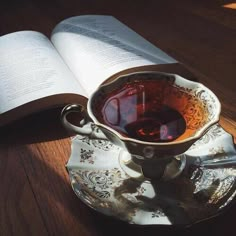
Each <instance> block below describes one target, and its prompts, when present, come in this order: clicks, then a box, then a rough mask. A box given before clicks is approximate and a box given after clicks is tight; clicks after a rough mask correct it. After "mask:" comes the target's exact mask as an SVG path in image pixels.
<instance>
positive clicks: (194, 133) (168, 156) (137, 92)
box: [61, 71, 221, 179]
mask: <svg viewBox="0 0 236 236" xmlns="http://www.w3.org/2000/svg"><path fill="white" fill-rule="evenodd" d="M71 112H80V113H81V114H82V115H83V120H82V121H81V127H78V126H75V125H73V124H71V123H70V122H69V121H68V120H67V115H68V114H69V113H71ZM220 112H221V105H220V102H219V100H218V98H217V97H216V95H215V94H214V93H213V92H212V91H211V90H209V89H208V88H207V87H205V86H204V85H202V84H201V83H198V82H193V81H190V80H187V79H185V78H183V77H181V76H179V75H175V74H167V73H160V72H156V71H144V72H135V73H131V74H126V75H122V76H120V77H117V78H116V79H114V80H113V81H112V82H110V83H106V84H104V85H101V86H100V87H98V89H97V90H96V91H95V92H94V93H93V94H92V95H91V97H90V98H89V100H88V103H87V110H86V109H84V108H83V107H82V106H81V105H78V104H71V105H68V106H66V107H65V108H64V109H63V111H62V114H61V117H62V122H63V124H64V125H65V127H66V128H67V129H70V130H72V131H73V132H75V133H76V134H82V135H87V136H89V137H90V138H98V139H108V140H109V141H111V142H112V143H113V144H115V145H118V146H119V147H121V148H122V150H124V151H123V152H121V157H120V164H121V167H122V168H123V169H124V170H125V171H126V172H127V174H129V175H130V176H131V177H134V178H141V177H142V178H143V177H145V178H150V179H153V178H155V179H170V178H174V177H176V176H177V175H178V174H179V173H181V171H182V169H183V168H184V163H185V155H184V152H185V151H186V150H187V149H189V148H190V146H191V145H192V144H193V143H194V142H195V141H196V140H198V139H199V138H201V137H202V136H203V135H204V134H205V133H206V132H207V131H208V130H209V128H210V127H211V126H212V125H213V124H215V123H217V122H218V121H219V116H220ZM89 123H91V124H92V126H89V125H88V124H89ZM91 127H93V128H91ZM94 127H96V129H94ZM97 128H99V130H100V132H96V130H97Z"/></svg>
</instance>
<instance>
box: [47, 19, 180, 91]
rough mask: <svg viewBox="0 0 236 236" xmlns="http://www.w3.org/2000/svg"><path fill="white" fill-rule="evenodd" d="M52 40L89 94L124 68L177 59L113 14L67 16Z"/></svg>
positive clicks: (171, 61)
mask: <svg viewBox="0 0 236 236" xmlns="http://www.w3.org/2000/svg"><path fill="white" fill-rule="evenodd" d="M51 41H52V43H53V44H54V46H55V48H57V50H58V52H59V53H60V54H61V56H62V57H63V59H64V61H65V62H66V63H67V64H68V66H69V68H70V70H71V71H72V72H73V73H74V75H75V76H76V77H77V78H78V79H79V81H80V82H81V84H82V86H83V87H84V88H85V89H86V90H87V92H88V94H89V95H90V94H91V93H92V92H93V91H94V90H95V89H96V88H97V87H98V86H99V85H100V84H101V83H102V82H103V81H104V80H106V79H107V78H108V77H110V76H111V75H113V74H115V73H117V72H120V71H122V70H125V69H128V68H132V67H137V66H144V65H154V64H168V63H176V60H174V59H173V58H171V57H170V56H168V55H167V54H166V53H164V52H163V51H161V50H160V49H159V48H157V47H156V46H154V45H153V44H151V43H150V42H148V41H147V40H145V39H144V38H143V37H141V36H140V35H138V34H137V33H135V32H134V31H133V30H131V29H130V28H128V27H127V26H126V25H124V24H123V23H121V22H120V21H118V20H117V19H116V18H114V17H112V16H99V15H85V16H77V17H72V18H69V19H66V20H64V21H62V22H61V23H59V24H58V25H57V26H56V27H55V29H54V30H53V32H52V36H51Z"/></svg>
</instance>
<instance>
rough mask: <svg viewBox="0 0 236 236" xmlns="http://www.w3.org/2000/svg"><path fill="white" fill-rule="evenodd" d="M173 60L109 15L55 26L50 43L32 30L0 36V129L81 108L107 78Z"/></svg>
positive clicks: (73, 19)
mask: <svg viewBox="0 0 236 236" xmlns="http://www.w3.org/2000/svg"><path fill="white" fill-rule="evenodd" d="M176 63H177V61H176V60H174V59H173V58H171V57H170V56H168V55H167V54H166V53H164V52H163V51H161V50H160V49H159V48H157V47H156V46H154V45H153V44H151V43H149V42H148V41H147V40H145V39H144V38H143V37H141V36H140V35H138V34H137V33H135V32H134V31H133V30H131V29H130V28H128V27H127V26H126V25H124V24H123V23H121V22H120V21H118V20H117V19H115V18H114V17H112V16H100V15H84V16H76V17H71V18H68V19H66V20H64V21H62V22H60V23H59V24H58V25H57V26H56V27H55V28H54V30H53V31H52V34H51V39H48V38H47V37H46V36H45V35H43V34H41V33H39V32H35V31H20V32H15V33H10V34H7V35H4V36H2V37H0V91H1V93H0V126H1V125H4V124H6V123H8V122H11V121H13V120H16V119H18V118H20V117H23V116H26V115H28V114H30V113H33V112H38V111H41V110H42V109H50V108H52V107H56V106H64V105H65V104H68V103H81V104H83V105H85V104H86V101H87V99H86V98H88V97H89V96H90V95H91V93H92V92H93V91H94V90H95V89H96V88H97V87H98V86H99V85H100V84H102V83H103V82H104V81H106V80H107V79H109V78H111V77H112V76H113V75H115V74H117V73H120V72H122V71H126V70H128V69H132V68H140V67H142V68H143V67H144V68H145V66H150V65H166V64H176Z"/></svg>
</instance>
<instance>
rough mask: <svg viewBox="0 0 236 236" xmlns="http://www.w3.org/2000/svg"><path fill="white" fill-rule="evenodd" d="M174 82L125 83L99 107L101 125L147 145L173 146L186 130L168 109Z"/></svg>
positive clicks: (178, 114)
mask: <svg viewBox="0 0 236 236" xmlns="http://www.w3.org/2000/svg"><path fill="white" fill-rule="evenodd" d="M171 88H172V82H170V81H168V80H146V81H133V82H132V83H128V82H127V83H126V84H124V85H122V86H121V87H119V88H116V89H115V90H112V91H110V92H109V93H108V94H106V96H103V98H101V100H99V102H98V104H96V109H95V110H96V111H95V116H96V117H97V118H98V120H99V122H101V123H104V124H106V125H107V126H109V127H111V128H113V129H114V130H116V131H118V132H119V133H120V134H122V135H123V136H126V137H130V138H135V139H139V140H141V141H147V142H170V141H173V140H175V139H177V138H178V137H180V136H181V135H182V134H183V133H184V132H185V130H186V122H185V119H184V117H183V116H182V115H181V114H180V113H179V112H178V111H177V110H175V109H174V108H172V107H170V106H168V105H167V104H168V102H167V101H168V94H169V93H170V92H171Z"/></svg>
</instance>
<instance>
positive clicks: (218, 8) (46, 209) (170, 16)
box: [0, 0, 236, 236]
mask: <svg viewBox="0 0 236 236" xmlns="http://www.w3.org/2000/svg"><path fill="white" fill-rule="evenodd" d="M230 2H231V1H223V0H198V1H194V0H179V1H173V0H149V1H144V0H140V1H135V2H134V1H131V0H128V1H125V2H121V1H117V0H114V1H108V0H99V1H98V0H89V1H84V0H52V1H47V0H40V1H39V0H21V1H17V0H11V1H9V0H8V1H2V2H1V6H0V35H4V34H7V33H11V32H15V31H18V30H36V31H40V32H42V33H44V34H46V35H47V36H50V32H51V31H52V29H53V27H54V26H55V25H56V24H57V23H58V22H59V21H61V20H63V19H65V18H67V17H70V16H74V15H81V14H111V15H114V16H115V17H117V18H118V19H119V20H121V21H123V22H124V23H125V24H127V25H128V26H130V27H131V28H133V29H134V30H135V31H137V32H138V33H140V34H141V35H143V36H144V37H145V38H147V39H148V40H150V41H151V42H152V43H154V44H155V45H157V46H158V47H160V48H161V49H163V50H164V51H166V52H167V53H168V54H170V55H171V56H173V57H174V58H176V59H177V60H178V61H180V62H181V63H183V64H184V65H186V66H187V68H189V69H190V70H191V72H192V73H194V75H195V77H196V78H197V80H199V81H200V82H202V83H204V84H205V85H206V86H208V87H209V88H210V89H212V90H213V91H214V92H215V93H216V95H217V96H218V97H219V99H220V101H221V103H222V115H221V120H220V123H221V125H222V126H223V127H224V128H225V130H226V131H228V132H230V133H231V134H233V136H234V138H235V140H236V107H235V104H236V95H235V94H236V93H235V87H236V82H235V77H236V70H235V65H236V44H235V39H236V32H235V28H236V10H232V9H228V8H224V7H223V6H224V5H225V4H227V3H230ZM59 114H60V110H53V111H50V112H44V113H40V114H36V115H33V116H30V117H27V118H26V119H23V120H20V121H18V122H15V123H14V124H11V125H9V126H6V127H3V128H1V129H0V188H1V189H0V235H3V236H5V235H73V236H74V235H85V236H100V235H124V234H125V235H128V234H132V235H157V234H158V235H178V234H181V235H183V234H184V235H185V234H186V235H190V234H191V235H201V234H203V233H204V234H205V233H206V232H207V233H208V234H210V235H223V234H224V235H225V234H227V235H234V221H235V220H234V219H235V218H236V207H235V205H234V206H232V207H231V208H230V209H229V210H228V211H227V212H226V213H224V214H223V215H221V216H218V217H217V218H214V219H211V220H209V221H207V222H203V223H200V224H198V225H195V226H193V227H191V228H189V229H181V228H166V227H158V226H151V227H141V226H132V225H127V224H125V223H123V222H120V221H117V220H114V219H111V218H109V217H106V216H103V215H100V214H99V213H96V212H95V211H93V210H91V209H89V208H88V207H87V206H85V205H84V204H83V203H82V202H81V201H79V200H78V198H77V197H76V196H75V194H74V193H73V191H72V189H71V187H70V181H69V178H68V174H67V172H66V169H65V164H66V162H67V160H68V157H69V155H70V143H71V142H70V135H69V134H68V133H66V132H65V130H64V129H63V128H62V126H61V124H60V121H59Z"/></svg>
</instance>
